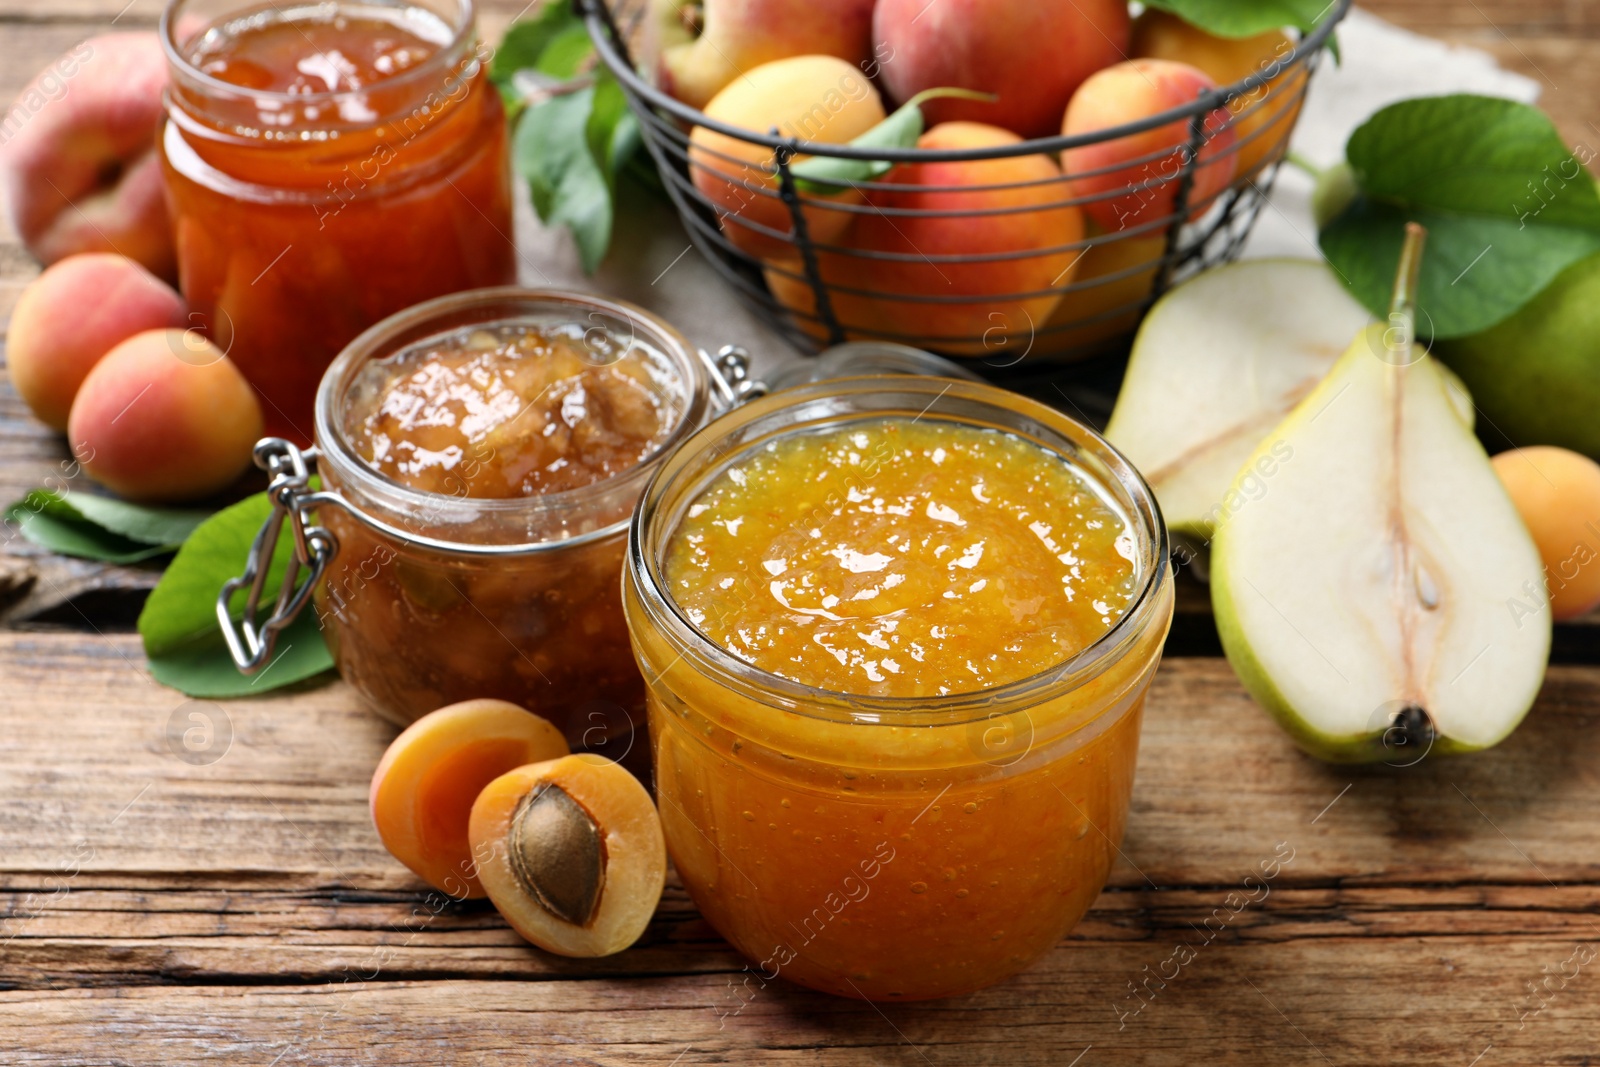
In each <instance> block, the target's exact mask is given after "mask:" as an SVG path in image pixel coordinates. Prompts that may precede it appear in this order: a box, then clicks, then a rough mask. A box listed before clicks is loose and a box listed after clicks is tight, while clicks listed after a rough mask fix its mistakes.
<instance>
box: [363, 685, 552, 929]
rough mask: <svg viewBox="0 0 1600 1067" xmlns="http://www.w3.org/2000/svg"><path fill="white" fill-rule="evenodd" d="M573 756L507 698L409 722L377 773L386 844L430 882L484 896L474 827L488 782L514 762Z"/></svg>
mask: <svg viewBox="0 0 1600 1067" xmlns="http://www.w3.org/2000/svg"><path fill="white" fill-rule="evenodd" d="M566 754H567V742H566V738H564V737H563V736H562V735H561V731H560V730H558V729H556V728H555V727H554V726H553V725H551V724H550V722H549V721H547V720H545V719H541V718H540V717H539V716H537V715H534V714H533V713H531V712H528V711H525V710H523V709H522V708H519V707H517V706H516V705H515V704H510V703H507V702H506V701H504V700H467V701H463V702H462V703H460V704H451V705H450V706H449V707H445V708H440V709H439V710H438V711H434V712H430V713H428V714H427V715H424V716H423V717H422V718H420V719H418V720H417V721H416V722H414V723H412V724H411V725H410V726H408V727H406V730H405V732H404V733H402V734H401V735H400V736H399V737H397V738H395V739H394V742H393V743H392V744H390V745H389V750H388V751H387V752H385V753H384V754H383V759H382V760H381V761H379V763H378V769H377V770H376V771H374V772H373V774H372V792H371V794H370V798H369V799H370V802H371V805H372V821H373V824H374V825H376V826H377V828H378V836H379V837H380V838H382V839H383V846H384V847H385V848H387V849H388V850H389V852H390V854H391V855H393V856H394V858H395V859H397V860H399V861H400V862H401V863H403V864H405V865H406V866H407V867H410V868H411V869H412V870H413V871H415V872H416V873H417V874H418V875H420V876H421V877H422V879H423V880H424V881H426V882H427V883H428V884H429V885H431V886H433V887H434V888H435V889H438V890H440V891H441V892H444V893H448V894H450V895H451V896H453V897H455V898H457V899H458V900H459V899H466V898H472V897H482V896H483V895H484V890H483V886H482V885H480V884H479V882H478V878H477V876H476V874H475V873H474V871H473V865H472V846H471V843H470V841H469V840H468V837H467V825H468V822H469V820H470V817H471V814H472V804H473V801H475V800H476V799H477V798H478V794H479V793H480V792H481V791H482V790H483V787H484V786H486V785H488V784H489V783H490V782H492V781H494V780H495V779H496V778H498V777H499V776H501V775H503V774H505V773H506V771H509V770H511V769H512V768H514V767H521V766H522V765H524V764H527V763H536V762H538V761H540V760H549V759H553V758H555V757H557V756H564V755H566Z"/></svg>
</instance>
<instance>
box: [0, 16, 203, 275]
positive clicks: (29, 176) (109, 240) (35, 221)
mask: <svg viewBox="0 0 1600 1067" xmlns="http://www.w3.org/2000/svg"><path fill="white" fill-rule="evenodd" d="M166 81H167V68H166V59H165V57H164V56H163V54H162V51H161V43H160V41H159V40H158V39H157V37H156V35H155V34H152V33H114V34H107V35H105V36H101V37H91V38H89V39H88V40H87V41H84V42H83V43H82V44H79V45H78V46H76V47H75V48H73V49H72V50H71V51H70V52H68V53H67V54H66V55H64V56H62V57H61V58H59V59H57V60H56V61H55V62H54V63H52V64H50V66H48V67H46V68H45V70H44V71H43V72H42V73H41V74H39V76H38V77H36V78H34V80H33V81H32V82H31V83H30V84H29V85H28V87H27V88H26V89H24V90H23V91H22V95H21V96H19V97H18V98H17V100H16V102H15V103H13V104H12V105H11V110H10V111H9V112H7V113H6V114H5V115H4V116H3V121H0V131H3V133H4V138H3V142H0V179H3V182H0V183H3V184H4V186H5V187H6V190H7V197H6V198H7V200H8V202H9V204H10V213H11V223H12V225H13V226H14V227H15V228H16V231H17V234H18V235H19V236H20V237H21V238H22V243H23V244H24V245H25V246H26V247H27V249H28V251H29V252H31V253H32V254H33V255H34V256H35V257H37V258H38V259H39V260H40V261H41V262H43V263H46V264H50V263H54V262H55V261H56V260H58V259H62V258H64V257H66V256H70V255H72V254H74V253H77V252H118V253H120V254H122V255H125V256H128V257H129V258H130V259H134V260H137V261H138V262H139V263H141V264H143V265H144V266H145V267H146V268H148V269H149V270H150V271H151V272H152V273H154V274H155V275H157V276H158V277H161V278H167V279H171V278H172V277H173V276H174V275H175V273H176V261H175V258H174V255H173V250H172V232H171V224H170V223H169V222H168V220H167V208H166V200H165V193H164V191H163V187H162V179H161V166H160V162H159V160H158V158H157V154H156V151H155V147H156V129H157V127H158V125H159V124H160V120H161V114H162V101H161V93H162V90H163V88H164V87H165V85H166Z"/></svg>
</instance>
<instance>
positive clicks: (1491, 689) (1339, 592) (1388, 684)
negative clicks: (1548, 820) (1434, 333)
mask: <svg viewBox="0 0 1600 1067" xmlns="http://www.w3.org/2000/svg"><path fill="white" fill-rule="evenodd" d="M1421 233H1422V230H1421V227H1416V226H1415V225H1414V224H1413V227H1411V228H1408V236H1407V241H1406V246H1405V251H1404V252H1403V253H1402V259H1401V262H1402V271H1401V279H1400V281H1399V282H1398V283H1397V287H1396V288H1397V293H1398V294H1399V296H1398V298H1397V300H1396V311H1395V313H1394V314H1393V315H1391V322H1393V323H1395V325H1391V326H1389V327H1387V328H1386V327H1383V326H1378V325H1373V326H1368V327H1366V328H1364V329H1362V330H1361V331H1360V332H1359V333H1358V334H1357V336H1356V339H1355V342H1354V343H1353V344H1352V345H1351V346H1350V348H1349V349H1348V350H1347V351H1346V352H1345V353H1344V355H1343V356H1341V357H1340V358H1339V361H1338V362H1337V363H1336V364H1335V365H1334V367H1333V369H1332V370H1331V371H1330V372H1329V373H1328V375H1327V377H1326V378H1324V379H1323V381H1322V382H1321V384H1319V385H1318V386H1317V387H1316V388H1315V389H1314V390H1313V391H1312V392H1311V394H1310V395H1309V396H1307V397H1306V398H1305V399H1304V400H1302V401H1301V402H1300V403H1299V405H1297V406H1296V407H1295V409H1294V411H1293V412H1291V413H1290V415H1289V417H1288V418H1286V419H1285V420H1284V421H1283V423H1282V424H1281V425H1280V426H1278V427H1277V428H1276V429H1274V430H1273V431H1272V432H1271V433H1270V434H1269V435H1268V436H1267V439H1266V440H1264V441H1262V442H1261V444H1260V445H1259V446H1258V448H1257V450H1256V452H1255V454H1254V455H1253V456H1252V457H1251V459H1250V461H1248V462H1247V463H1246V465H1245V466H1244V467H1243V468H1241V476H1240V479H1239V481H1237V482H1236V483H1235V487H1236V488H1240V489H1241V491H1242V487H1243V485H1244V482H1245V478H1246V477H1247V476H1249V475H1250V474H1251V472H1252V471H1255V470H1256V467H1255V466H1254V465H1255V464H1256V463H1257V462H1259V461H1260V460H1261V459H1262V457H1268V456H1270V457H1272V458H1273V459H1274V466H1275V472H1274V474H1273V475H1272V476H1271V477H1267V478H1261V479H1258V482H1259V486H1258V487H1257V488H1256V489H1255V490H1254V491H1253V492H1252V494H1251V496H1250V498H1249V499H1247V500H1246V501H1245V503H1244V504H1243V505H1242V506H1241V507H1240V508H1238V509H1237V510H1236V511H1234V512H1233V513H1231V514H1230V515H1228V516H1227V518H1226V519H1225V521H1223V522H1222V524H1221V525H1220V527H1219V528H1218V530H1217V532H1216V537H1215V540H1214V542H1213V545H1212V554H1211V600H1212V606H1213V610H1214V612H1215V614H1216V619H1217V628H1218V630H1219V632H1220V633H1221V635H1222V644H1223V649H1224V650H1225V651H1226V653H1227V655H1228V660H1229V662H1230V663H1231V664H1233V667H1234V670H1235V671H1236V672H1237V673H1238V675H1239V678H1240V680H1241V681H1242V682H1243V683H1244V685H1245V688H1246V689H1248V690H1249V691H1250V694H1251V695H1252V696H1253V697H1255V699H1256V700H1257V701H1258V702H1259V703H1261V704H1262V705H1263V706H1264V707H1266V708H1267V710H1268V711H1270V712H1271V713H1272V714H1273V715H1274V716H1276V717H1277V718H1278V720H1279V721H1280V722H1281V723H1282V724H1283V726H1284V727H1285V728H1286V729H1287V730H1288V731H1289V733H1290V735H1291V736H1292V737H1293V738H1294V740H1295V741H1296V742H1297V743H1298V744H1299V745H1300V747H1301V748H1303V749H1305V750H1306V751H1307V752H1309V753H1310V754H1312V755H1314V756H1317V757H1320V758H1322V759H1327V760H1334V761H1375V760H1384V761H1387V762H1391V763H1396V762H1400V763H1407V764H1408V763H1411V762H1415V761H1416V760H1417V759H1420V758H1421V756H1423V755H1425V754H1427V752H1428V751H1429V750H1430V749H1435V750H1438V751H1441V752H1448V751H1470V750H1476V749H1482V748H1487V747H1489V746H1490V745H1493V744H1495V743H1497V742H1498V741H1500V740H1501V739H1503V738H1504V737H1505V736H1506V735H1507V734H1509V733H1510V732H1511V731H1512V730H1513V729H1514V728H1515V727H1516V725H1517V723H1518V722H1520V721H1521V720H1522V717H1523V716H1524V715H1525V714H1526V713H1527V710H1528V708H1529V706H1530V705H1531V704H1532V703H1533V700H1534V697H1535V695H1536V694H1537V693H1538V690H1539V686H1540V684H1541V682H1542V680H1543V677H1544V669H1545V664H1546V662H1547V660H1548V658H1549V651H1550V612H1549V608H1548V605H1547V603H1546V602H1545V599H1544V597H1543V595H1542V590H1543V588H1544V575H1543V571H1542V570H1541V565H1540V560H1539V554H1538V550H1537V548H1535V546H1534V543H1533V540H1532V538H1531V537H1530V536H1529V534H1528V532H1527V529H1526V528H1525V527H1524V526H1523V524H1522V520H1521V519H1520V518H1519V517H1518V515H1517V512H1516V509H1515V507H1514V506H1513V505H1512V503H1511V500H1510V498H1509V497H1508V496H1507V494H1506V491H1505V489H1504V488H1503V487H1502V485H1501V483H1500V480H1499V479H1498V478H1497V477H1496V476H1495V472H1494V469H1493V467H1492V466H1491V465H1490V463H1489V458H1488V456H1487V455H1486V454H1485V453H1484V451H1483V448H1482V446H1480V445H1479V444H1478V441H1477V439H1476V438H1475V437H1474V436H1473V435H1472V433H1471V431H1470V430H1469V429H1468V428H1467V427H1466V426H1464V425H1463V423H1462V420H1461V419H1460V417H1459V415H1458V413H1457V411H1456V409H1455V407H1454V405H1453V403H1452V400H1451V394H1450V389H1449V385H1448V380H1447V379H1446V377H1445V375H1444V374H1443V373H1442V372H1441V369H1440V367H1439V365H1438V363H1436V362H1435V361H1434V360H1433V358H1432V357H1430V356H1428V355H1427V354H1426V353H1425V352H1424V351H1423V350H1422V349H1421V348H1420V347H1414V346H1413V345H1412V343H1411V338H1412V333H1413V330H1412V322H1413V321H1414V320H1413V318H1412V310H1413V308H1412V304H1411V300H1412V296H1411V294H1414V293H1415V278H1416V267H1417V264H1418V263H1419V262H1420V256H1421V244H1422V237H1421Z"/></svg>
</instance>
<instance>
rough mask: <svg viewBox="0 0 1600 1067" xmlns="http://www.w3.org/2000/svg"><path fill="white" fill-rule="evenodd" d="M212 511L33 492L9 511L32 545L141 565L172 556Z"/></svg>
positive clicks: (6, 513) (113, 561) (7, 511)
mask: <svg viewBox="0 0 1600 1067" xmlns="http://www.w3.org/2000/svg"><path fill="white" fill-rule="evenodd" d="M207 514H208V513H207V512H204V511H194V510H187V509H178V508H155V507H145V506H144V505H141V504H130V503H128V502H127V501H123V500H115V499H112V498H111V497H104V496H96V495H94V494H92V493H86V492H75V493H71V494H62V493H58V492H55V491H54V490H51V489H35V490H32V491H31V492H29V493H28V495H27V496H25V497H23V498H22V499H21V500H19V501H17V502H16V503H15V504H12V505H11V506H10V507H9V508H7V509H6V512H5V517H6V518H7V519H8V520H10V521H11V522H14V523H16V524H17V526H18V528H19V529H20V530H21V532H22V535H23V536H24V537H26V538H27V539H28V540H30V541H32V542H33V543H34V544H37V545H40V546H41V547H43V548H48V549H49V550H50V551H52V552H59V553H61V554H62V555H66V556H79V557H82V558H84V559H95V560H101V561H104V562H107V563H137V562H139V561H140V560H146V559H150V558H152V557H155V556H159V555H162V554H164V553H167V552H172V551H174V550H176V549H177V547H178V546H179V545H180V544H182V543H183V541H184V540H185V539H186V538H187V537H188V536H189V535H190V534H191V533H192V532H194V529H195V527H197V526H199V525H200V523H201V522H203V521H204V520H205V518H206V515H207Z"/></svg>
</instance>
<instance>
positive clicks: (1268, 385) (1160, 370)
mask: <svg viewBox="0 0 1600 1067" xmlns="http://www.w3.org/2000/svg"><path fill="white" fill-rule="evenodd" d="M1371 321H1372V316H1370V315H1369V314H1367V311H1366V309H1365V308H1363V307H1362V306H1361V305H1360V304H1358V303H1357V302H1356V300H1355V298H1354V297H1352V296H1351V295H1350V294H1349V293H1348V292H1347V291H1346V290H1345V288H1344V286H1343V285H1341V284H1340V283H1339V279H1338V278H1337V277H1336V276H1335V275H1334V273H1333V271H1331V270H1329V269H1328V266H1327V264H1326V263H1323V262H1322V261H1320V260H1313V259H1247V260H1242V261H1240V262H1237V263H1229V264H1227V265H1226V266H1222V267H1218V268H1216V269H1214V270H1208V271H1205V272H1204V273H1202V274H1198V275H1196V276H1195V277H1193V278H1191V279H1189V280H1188V281H1185V282H1183V283H1182V284H1181V285H1178V286H1177V287H1176V288H1174V289H1172V290H1171V291H1169V292H1168V293H1166V294H1165V295H1164V296H1162V298H1161V299H1160V300H1158V301H1156V303H1155V304H1154V305H1153V306H1152V307H1151V308H1150V313H1149V314H1148V315H1146V316H1145V319H1144V323H1143V324H1142V325H1141V326H1140V327H1139V333H1138V336H1137V337H1135V338H1134V342H1133V354H1132V355H1131V356H1130V358H1129V360H1128V370H1127V374H1126V375H1125V376H1124V378H1123V381H1122V391H1121V393H1120V394H1119V395H1118V397H1117V406H1116V408H1115V409H1114V410H1113V411H1112V412H1111V421H1110V422H1109V423H1107V425H1106V438H1107V440H1109V441H1110V442H1111V443H1112V444H1114V445H1116V446H1117V447H1118V448H1119V449H1121V450H1122V452H1123V454H1124V455H1126V456H1127V457H1128V459H1129V460H1131V461H1132V462H1133V465H1134V466H1136V467H1138V468H1139V470H1140V472H1141V473H1142V474H1143V475H1144V476H1145V479H1146V480H1147V481H1149V483H1150V487H1151V488H1152V489H1154V490H1155V493H1156V499H1157V500H1158V501H1160V503H1161V513H1162V515H1163V516H1164V517H1165V518H1166V520H1167V526H1168V527H1169V528H1170V529H1172V530H1173V531H1174V532H1176V533H1181V534H1184V535H1186V536H1189V537H1195V538H1199V539H1201V540H1204V539H1206V538H1209V537H1210V536H1211V533H1212V531H1213V529H1214V528H1215V527H1216V525H1217V523H1218V522H1219V521H1220V520H1221V519H1222V518H1224V517H1225V516H1226V515H1227V514H1228V512H1230V511H1232V510H1236V509H1238V508H1242V507H1246V506H1248V505H1249V503H1250V501H1251V500H1252V499H1253V498H1254V497H1256V496H1259V495H1262V494H1263V493H1265V492H1268V491H1270V480H1271V478H1272V477H1273V476H1275V475H1276V474H1277V473H1278V472H1279V471H1278V465H1279V463H1280V462H1282V461H1283V460H1284V458H1285V457H1284V456H1283V455H1282V454H1281V452H1282V450H1280V454H1278V455H1272V454H1271V453H1270V451H1269V455H1268V456H1267V458H1266V459H1265V460H1264V461H1263V465H1262V469H1261V470H1258V471H1257V472H1256V476H1255V477H1254V478H1252V479H1249V480H1248V481H1247V482H1246V483H1245V484H1244V486H1243V488H1242V490H1241V491H1239V492H1236V493H1234V495H1231V496H1230V495H1229V494H1230V492H1231V491H1232V490H1233V489H1234V487H1235V485H1236V478H1237V476H1238V475H1239V473H1240V468H1241V467H1242V466H1243V465H1244V463H1245V461H1246V460H1247V459H1249V458H1250V456H1251V454H1252V453H1254V452H1255V451H1256V450H1257V448H1258V447H1259V446H1260V444H1261V442H1262V440H1263V439H1264V438H1265V437H1266V436H1267V435H1268V434H1269V433H1270V432H1271V431H1272V429H1273V427H1275V426H1277V425H1278V423H1279V422H1281V421H1282V420H1283V418H1284V416H1286V415H1288V414H1289V412H1290V411H1292V410H1293V409H1294V407H1295V405H1297V404H1299V403H1300V402H1301V401H1302V400H1303V399H1305V397H1306V395H1307V394H1309V393H1310V392H1311V390H1312V389H1314V388H1316V385H1317V383H1318V382H1320V381H1321V380H1322V379H1323V377H1324V376H1326V375H1327V373H1328V371H1329V369H1330V368H1332V366H1333V364H1334V361H1335V360H1337V359H1338V358H1339V354H1340V352H1341V351H1342V350H1343V346H1344V345H1345V343H1346V342H1347V340H1348V339H1349V338H1350V337H1352V336H1353V335H1354V334H1355V333H1356V332H1357V331H1358V330H1360V329H1361V328H1362V327H1363V326H1365V325H1366V324H1367V323H1369V322H1371ZM1469 410H1470V408H1469Z"/></svg>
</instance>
